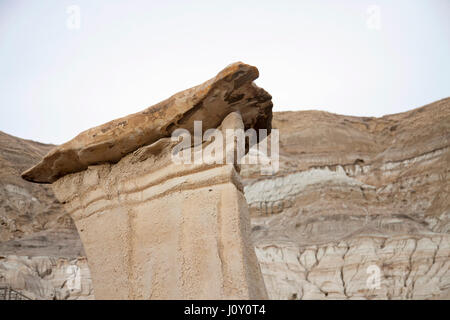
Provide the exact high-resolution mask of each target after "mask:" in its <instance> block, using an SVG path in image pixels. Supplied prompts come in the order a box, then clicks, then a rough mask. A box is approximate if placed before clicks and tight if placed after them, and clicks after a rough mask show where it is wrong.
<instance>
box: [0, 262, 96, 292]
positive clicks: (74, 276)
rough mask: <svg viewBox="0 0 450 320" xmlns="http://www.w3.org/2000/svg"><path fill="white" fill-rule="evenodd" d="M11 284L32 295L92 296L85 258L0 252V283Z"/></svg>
mask: <svg viewBox="0 0 450 320" xmlns="http://www.w3.org/2000/svg"><path fill="white" fill-rule="evenodd" d="M4 286H7V287H10V288H12V289H14V290H16V291H18V292H20V293H22V294H23V295H25V296H26V297H27V298H29V299H36V300H85V299H93V298H94V294H93V289H92V281H91V276H90V272H89V268H88V264H87V261H86V258H84V257H79V258H74V259H67V258H56V257H49V256H34V257H28V256H18V255H6V256H0V287H4Z"/></svg>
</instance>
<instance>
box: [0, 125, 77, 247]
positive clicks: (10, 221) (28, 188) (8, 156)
mask: <svg viewBox="0 0 450 320" xmlns="http://www.w3.org/2000/svg"><path fill="white" fill-rule="evenodd" d="M53 147H54V146H52V145H46V144H42V143H38V142H34V141H29V140H23V139H19V138H16V137H13V136H10V135H8V134H6V133H3V132H0V247H1V246H2V242H4V241H8V240H18V239H21V238H24V237H29V236H31V235H33V234H35V233H37V232H42V234H41V237H43V236H44V234H45V233H46V232H47V230H50V229H58V230H64V231H65V230H70V231H74V225H73V222H72V220H71V219H70V217H68V216H67V215H66V214H65V213H64V210H63V208H62V205H61V204H60V203H59V202H58V201H57V200H56V199H55V196H54V195H53V192H52V190H51V188H50V187H49V186H46V185H39V184H32V183H28V182H26V181H24V180H22V179H21V178H20V173H21V172H22V171H23V170H25V169H27V168H29V167H30V166H31V165H33V164H34V163H36V162H37V161H39V159H40V158H41V157H42V156H43V155H45V154H46V153H47V152H48V151H49V150H51V149H52V148H53ZM64 231H63V232H64ZM72 234H74V236H75V238H76V237H77V235H76V232H75V233H72ZM47 244H49V242H48V243H47Z"/></svg>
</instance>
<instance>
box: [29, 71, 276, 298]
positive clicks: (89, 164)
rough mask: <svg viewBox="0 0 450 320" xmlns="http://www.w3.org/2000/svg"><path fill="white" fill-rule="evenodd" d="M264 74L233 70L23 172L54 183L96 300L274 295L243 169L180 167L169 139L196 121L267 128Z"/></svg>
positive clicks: (110, 126) (101, 130)
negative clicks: (254, 237)
mask: <svg viewBox="0 0 450 320" xmlns="http://www.w3.org/2000/svg"><path fill="white" fill-rule="evenodd" d="M257 76H258V73H257V69H256V68H254V67H251V66H248V65H245V64H242V63H237V64H233V65H230V66H229V67H227V68H226V69H224V70H223V71H222V72H221V73H219V74H218V76H216V77H215V78H213V79H211V80H209V81H207V82H206V83H204V84H202V85H200V86H197V87H194V88H192V89H188V90H186V91H183V92H181V93H178V94H176V95H175V96H173V97H171V98H170V99H168V100H166V101H164V102H162V103H160V104H158V105H156V106H153V107H150V108H148V109H146V110H145V111H143V112H142V113H140V114H135V115H131V116H129V117H125V118H122V119H118V120H114V121H111V122H110V123H107V124H105V125H102V126H99V127H96V128H93V129H90V130H88V131H86V132H84V133H82V134H80V135H79V136H77V137H76V138H75V139H73V140H71V141H69V142H68V143H66V144H63V145H61V146H59V147H57V148H55V149H54V150H53V151H51V152H50V153H49V154H48V155H47V156H46V157H44V159H43V160H42V161H41V162H40V163H39V164H37V165H36V166H35V167H33V168H31V169H30V170H28V171H27V172H25V173H24V174H23V177H24V178H25V179H27V180H30V181H34V182H52V183H53V190H54V191H55V194H56V196H57V198H58V199H59V201H61V202H62V203H64V205H65V208H66V210H67V211H68V212H69V214H70V215H71V216H72V218H73V219H74V221H75V224H76V226H77V229H78V231H79V234H80V237H81V240H82V242H83V245H84V248H85V251H86V254H87V257H88V262H89V267H90V270H91V274H92V279H93V284H94V294H95V297H96V298H97V299H264V298H266V297H267V294H266V289H265V286H264V282H263V280H262V276H261V271H260V267H259V264H258V262H257V259H256V256H255V251H254V247H253V245H252V243H251V241H250V221H249V213H248V206H247V203H246V201H245V198H244V196H243V193H242V185H241V183H240V176H239V174H238V172H237V171H236V167H237V166H235V165H234V164H205V163H198V164H177V163H175V162H173V161H172V158H171V151H172V149H173V145H174V142H173V141H172V140H171V139H170V138H169V137H168V136H169V134H170V133H171V132H173V130H175V129H176V128H185V129H187V130H188V131H191V132H192V130H193V121H196V120H200V121H203V123H204V127H203V129H204V130H206V129H208V128H217V127H223V126H227V125H229V124H231V125H232V126H238V127H242V128H255V129H261V128H267V129H269V130H270V121H271V107H272V103H271V101H270V99H271V97H270V95H269V94H267V92H265V91H264V90H263V89H261V88H258V87H257V86H256V85H254V84H253V82H252V81H253V80H254V79H255V78H256V77H257ZM227 115H228V116H227ZM241 115H242V116H241ZM230 119H231V120H230ZM161 128H163V129H164V130H161Z"/></svg>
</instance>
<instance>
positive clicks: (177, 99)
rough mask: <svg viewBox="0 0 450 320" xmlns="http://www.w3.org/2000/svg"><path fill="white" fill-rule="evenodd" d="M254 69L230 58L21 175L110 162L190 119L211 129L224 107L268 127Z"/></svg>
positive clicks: (188, 124) (39, 178) (44, 178)
mask: <svg viewBox="0 0 450 320" xmlns="http://www.w3.org/2000/svg"><path fill="white" fill-rule="evenodd" d="M258 76H259V72H258V69H257V68H256V67H254V66H250V65H248V64H245V63H242V62H236V63H233V64H231V65H229V66H227V67H226V68H225V69H223V70H222V71H221V72H219V73H218V74H217V76H215V77H214V78H212V79H210V80H208V81H206V82H204V83H202V84H200V85H198V86H195V87H193V88H190V89H187V90H184V91H181V92H179V93H176V94H175V95H173V96H172V97H170V98H168V99H166V100H164V101H162V102H160V103H158V104H156V105H154V106H151V107H149V108H147V109H145V110H143V111H141V112H138V113H134V114H131V115H128V116H126V117H123V118H120V119H116V120H113V121H110V122H108V123H105V124H103V125H100V126H97V127H94V128H91V129H88V130H86V131H84V132H82V133H80V134H79V135H78V136H76V137H75V138H74V139H72V140H70V141H68V142H66V143H64V144H62V145H60V146H58V147H55V148H54V149H53V150H51V151H50V152H49V153H48V154H47V155H46V156H45V157H44V158H43V159H42V160H41V161H40V162H39V163H38V164H37V165H35V166H34V167H32V168H30V169H28V170H27V171H25V172H24V173H22V178H23V179H25V180H28V181H31V182H37V183H52V182H54V181H56V180H58V179H59V178H61V177H62V176H64V175H66V174H69V173H74V172H79V171H82V170H85V169H87V167H88V166H90V165H95V164H101V163H107V162H110V163H115V162H117V161H119V160H120V159H121V158H122V157H124V156H125V155H127V154H129V153H131V152H133V151H135V150H137V149H138V148H140V147H142V146H144V145H148V144H151V143H153V142H155V141H157V140H159V139H161V138H164V137H169V136H170V135H171V133H172V132H173V131H174V130H175V129H177V128H183V129H187V130H189V131H190V132H193V127H194V121H202V129H203V130H207V129H210V128H216V127H217V126H219V125H220V123H221V122H222V120H223V119H224V118H225V116H226V115H228V114H229V113H230V112H233V111H239V112H240V113H241V115H242V119H243V122H244V126H245V129H248V128H254V129H256V130H258V129H268V131H269V132H268V133H270V129H271V121H272V97H271V95H270V94H269V93H267V92H266V91H265V90H264V89H262V88H259V87H258V86H256V85H255V84H254V83H253V80H255V79H256V78H258Z"/></svg>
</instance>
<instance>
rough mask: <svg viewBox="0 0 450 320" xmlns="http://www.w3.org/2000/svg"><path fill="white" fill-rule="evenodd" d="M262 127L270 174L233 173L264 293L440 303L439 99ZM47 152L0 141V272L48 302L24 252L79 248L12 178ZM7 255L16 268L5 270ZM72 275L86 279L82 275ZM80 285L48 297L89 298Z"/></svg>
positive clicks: (59, 218)
mask: <svg viewBox="0 0 450 320" xmlns="http://www.w3.org/2000/svg"><path fill="white" fill-rule="evenodd" d="M272 126H273V127H274V128H279V129H280V161H281V164H280V171H279V172H278V173H277V175H275V176H260V175H259V172H260V170H259V169H258V168H250V167H246V166H242V170H241V174H242V175H243V176H244V177H245V181H244V182H245V193H246V198H247V202H248V203H249V206H250V210H251V214H252V226H253V231H252V237H253V241H254V244H255V247H256V254H257V257H258V259H259V262H260V265H261V269H262V272H263V276H264V281H265V284H266V287H267V290H268V294H269V297H270V298H273V299H336V298H339V299H347V298H348V299H438V298H445V299H450V292H449V288H450V271H449V270H450V268H449V267H450V266H449V261H450V251H449V250H450V248H449V245H450V235H449V232H450V224H449V219H450V218H449V217H450V200H449V199H450V197H449V195H450V183H449V178H450V175H449V163H450V153H449V139H450V99H444V100H441V101H437V102H435V103H432V104H430V105H427V106H425V107H422V108H418V109H415V110H411V111H409V112H405V113H401V114H395V115H389V116H385V117H382V118H368V117H366V118H365V117H348V116H341V115H336V114H330V113H327V112H322V111H299V112H281V113H274V119H273V122H272ZM2 134H3V133H2ZM0 137H2V136H1V135H0ZM11 139H13V140H11ZM50 148H51V146H47V145H41V144H38V143H33V142H29V141H24V140H22V139H18V138H14V137H11V136H7V135H6V137H5V136H3V137H2V139H0V162H1V163H2V166H0V219H1V225H0V237H1V240H2V242H0V255H2V257H3V258H0V278H1V279H2V281H6V279H9V280H8V281H9V284H13V285H15V284H14V283H15V282H17V283H18V284H19V285H18V287H17V288H22V287H23V288H25V287H24V286H23V285H22V284H24V282H23V280H20V279H25V281H27V282H30V283H35V284H36V285H27V288H29V289H27V290H30V291H32V293H34V294H35V295H36V297H40V298H47V299H50V298H51V297H50V296H51V295H50V296H49V295H48V294H47V293H48V292H50V293H51V292H53V293H54V292H55V291H53V289H51V288H49V287H47V285H46V284H45V283H44V282H42V281H40V280H39V279H38V278H40V279H42V278H41V276H40V275H39V274H42V275H44V274H46V272H44V273H38V272H37V271H36V268H35V267H33V266H32V267H30V262H29V259H34V257H36V256H43V255H45V256H46V257H47V258H49V259H56V260H52V261H58V259H60V258H61V259H63V260H68V261H76V259H79V258H78V257H80V256H82V255H83V254H84V252H83V251H82V246H81V241H80V240H79V238H78V236H77V235H76V233H75V236H73V237H72V236H71V235H70V234H69V233H68V231H63V230H72V231H73V230H74V226H73V223H71V220H70V218H69V217H68V216H67V215H66V214H65V213H64V212H63V211H62V209H61V206H60V205H59V204H57V203H56V204H54V203H53V201H54V200H55V199H54V196H53V194H52V192H51V190H50V189H48V188H47V186H46V185H38V184H31V183H28V182H26V181H22V180H21V179H20V177H19V175H20V172H21V170H23V169H25V168H26V167H29V166H30V165H31V164H32V163H33V162H36V161H37V159H39V158H40V157H41V156H42V155H43V154H45V153H47V152H48V151H49V149H50ZM7 185H11V186H12V187H11V186H9V187H8V186H7ZM15 186H17V187H19V188H16V187H15ZM33 198H36V199H38V200H39V203H40V205H41V207H39V209H38V210H35V208H37V207H35V206H36V204H34V203H35V201H34V200H33ZM35 214H37V215H38V218H37V219H34V218H33V217H34V215H35ZM67 219H68V220H67ZM36 221H39V224H36ZM75 243H78V246H76V245H74V244H75ZM80 248H81V250H80ZM43 250H46V251H45V254H43V253H42V252H44V251H43ZM30 257H31V258H30ZM39 259H41V258H39ZM10 260H11V261H14V263H13V264H9V266H13V267H12V268H13V269H16V270H17V272H18V273H23V274H24V275H22V276H21V275H15V276H14V275H12V274H11V273H10V272H11V271H8V272H9V273H8V275H6V271H5V270H6V268H5V267H2V265H4V263H5V262H6V261H10ZM17 261H20V262H17ZM51 265H53V264H51ZM56 265H57V264H56V263H55V267H52V268H55V270H56V269H57V267H56ZM24 266H25V267H24ZM371 266H376V267H377V268H379V271H380V273H379V275H380V283H379V287H378V288H377V287H376V282H375V283H373V282H371V280H373V279H374V278H373V276H374V274H373V273H371V271H373V270H377V269H373V268H371ZM29 269H30V270H29ZM9 270H11V269H9ZM64 270H65V269H64ZM83 270H86V269H83ZM86 271H87V270H86ZM48 272H49V271H47V273H48ZM30 273H31V274H32V275H33V277H32V278H29V277H28V276H27V275H28V274H30ZM52 273H53V272H52ZM55 274H56V271H55ZM66 276H67V275H66ZM58 277H59V276H58ZM50 278H51V277H49V278H47V279H50ZM55 278H57V277H56V276H55ZM82 278H83V282H82V283H85V284H86V285H88V284H89V283H90V276H89V273H88V272H86V273H82ZM30 279H31V280H30ZM33 279H34V280H33ZM44 280H45V281H47V280H46V279H44ZM47 283H48V284H49V285H52V286H53V288H59V287H61V283H63V282H58V281H56V282H55V281H48V282H47ZM374 284H375V285H374ZM44 288H47V289H45V290H44ZM46 290H47V291H46ZM83 290H85V289H83ZM83 290H82V291H81V292H80V294H78V293H77V294H75V295H71V294H69V296H66V295H65V294H56V298H61V299H62V298H66V299H72V298H83V297H84V298H93V296H92V294H91V293H90V292H91V291H90V290H89V289H86V291H83ZM45 292H47V293H45ZM83 292H84V293H83Z"/></svg>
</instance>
